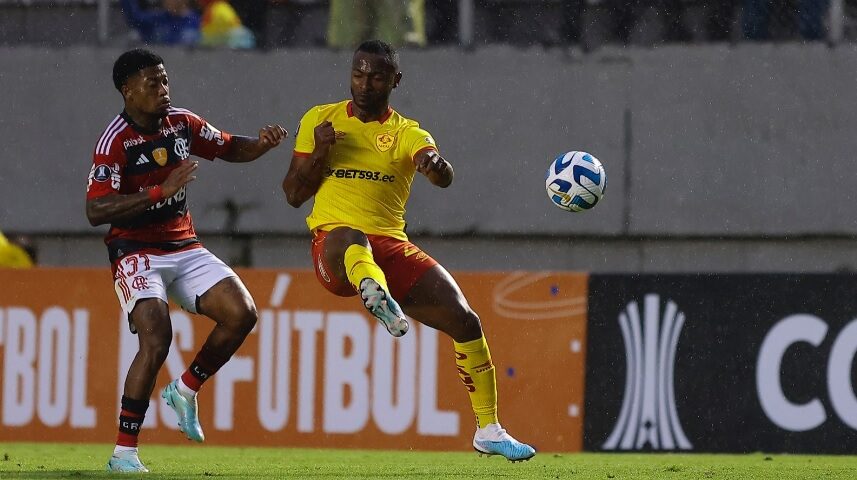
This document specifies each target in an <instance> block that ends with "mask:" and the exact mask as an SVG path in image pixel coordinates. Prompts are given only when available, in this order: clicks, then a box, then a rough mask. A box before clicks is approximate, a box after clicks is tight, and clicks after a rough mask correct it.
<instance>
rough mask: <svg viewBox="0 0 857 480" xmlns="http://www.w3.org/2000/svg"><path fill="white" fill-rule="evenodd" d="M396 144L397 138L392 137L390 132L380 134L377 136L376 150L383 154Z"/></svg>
mask: <svg viewBox="0 0 857 480" xmlns="http://www.w3.org/2000/svg"><path fill="white" fill-rule="evenodd" d="M394 143H396V137H394V136H393V135H390V133H389V132H384V133H379V134H378V135H376V136H375V148H377V149H378V150H380V151H382V152H386V151H387V150H389V149H390V148H392V146H393V144H394Z"/></svg>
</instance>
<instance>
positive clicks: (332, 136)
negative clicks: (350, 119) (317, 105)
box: [313, 121, 336, 148]
mask: <svg viewBox="0 0 857 480" xmlns="http://www.w3.org/2000/svg"><path fill="white" fill-rule="evenodd" d="M313 135H314V136H315V144H316V146H320V147H328V148H329V147H330V146H331V145H333V144H335V143H336V131H334V130H333V124H332V123H330V122H328V121H324V122H321V125H319V126H317V127H315V130H314V131H313Z"/></svg>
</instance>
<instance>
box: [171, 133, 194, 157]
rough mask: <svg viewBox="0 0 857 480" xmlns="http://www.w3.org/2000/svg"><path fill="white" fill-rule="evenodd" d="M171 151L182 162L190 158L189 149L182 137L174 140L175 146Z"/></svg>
mask: <svg viewBox="0 0 857 480" xmlns="http://www.w3.org/2000/svg"><path fill="white" fill-rule="evenodd" d="M173 151H174V152H176V155H178V156H179V160H184V159H185V158H187V157H189V156H190V148H189V147H188V144H187V140H185V139H184V138H182V137H177V138H176V145H175V147H173Z"/></svg>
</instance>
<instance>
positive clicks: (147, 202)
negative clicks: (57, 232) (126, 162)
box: [86, 160, 199, 227]
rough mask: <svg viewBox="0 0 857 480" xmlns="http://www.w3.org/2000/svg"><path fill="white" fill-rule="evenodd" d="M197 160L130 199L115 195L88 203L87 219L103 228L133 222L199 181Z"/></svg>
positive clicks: (176, 169)
mask: <svg viewBox="0 0 857 480" xmlns="http://www.w3.org/2000/svg"><path fill="white" fill-rule="evenodd" d="M197 167H199V162H197V161H196V160H185V161H183V162H182V163H181V165H179V166H178V167H176V168H174V169H173V171H172V172H170V175H169V176H168V177H167V179H166V180H164V183H162V184H160V185H158V186H156V187H154V188H150V189H148V190H144V191H142V192H137V193H131V194H127V195H122V194H114V195H106V196H103V197H98V198H93V199H90V200H87V201H86V218H87V219H89V223H90V225H92V226H93V227H94V226H96V225H103V224H105V223H115V222H119V221H122V220H127V219H129V218H133V217H135V216H137V215H139V214H141V213H143V212H144V211H146V209H148V208H149V207H151V206H152V205H154V204H156V203H158V202H160V201H162V200H165V199H167V198H170V197H172V196H173V195H175V194H176V193H178V191H179V190H181V189H182V188H183V187H184V186H185V185H187V184H188V183H190V182H192V181H194V180H196V175H194V172H195V171H196V169H197Z"/></svg>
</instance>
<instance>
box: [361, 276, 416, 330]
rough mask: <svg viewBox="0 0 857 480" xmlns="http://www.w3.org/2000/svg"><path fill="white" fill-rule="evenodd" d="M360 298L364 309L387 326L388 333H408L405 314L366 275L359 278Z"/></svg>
mask: <svg viewBox="0 0 857 480" xmlns="http://www.w3.org/2000/svg"><path fill="white" fill-rule="evenodd" d="M360 298H362V299H363V306H365V307H366V310H369V313H371V314H372V315H373V316H374V317H375V318H377V319H378V321H379V322H381V323H382V324H383V325H384V327H386V328H387V331H388V332H390V335H392V336H394V337H401V336H402V335H404V334H406V333H408V321H407V320H406V319H405V314H404V313H402V309H401V308H400V307H399V304H398V303H396V301H395V300H393V297H391V296H390V295H389V294H388V293H387V292H386V291H384V289H383V288H382V287H381V285H379V284H378V282H376V281H375V280H373V279H371V278H368V277H367V278H364V279H363V280H360Z"/></svg>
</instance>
